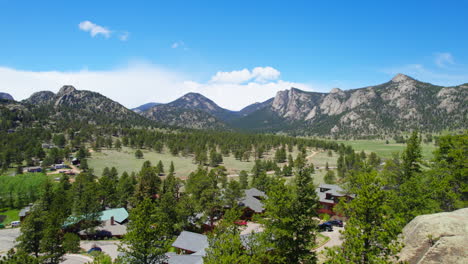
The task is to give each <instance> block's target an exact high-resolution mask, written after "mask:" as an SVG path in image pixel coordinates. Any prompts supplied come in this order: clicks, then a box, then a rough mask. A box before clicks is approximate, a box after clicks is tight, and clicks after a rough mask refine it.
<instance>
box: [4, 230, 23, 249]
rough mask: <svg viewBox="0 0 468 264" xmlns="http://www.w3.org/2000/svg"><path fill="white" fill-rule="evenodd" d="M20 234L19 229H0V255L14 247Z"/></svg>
mask: <svg viewBox="0 0 468 264" xmlns="http://www.w3.org/2000/svg"><path fill="white" fill-rule="evenodd" d="M20 234H21V232H20V229H19V228H6V229H0V255H4V254H5V253H7V252H8V250H10V249H11V248H13V247H14V246H15V244H16V239H17V238H18V237H19V236H20Z"/></svg>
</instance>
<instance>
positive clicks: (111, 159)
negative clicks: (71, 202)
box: [89, 148, 254, 177]
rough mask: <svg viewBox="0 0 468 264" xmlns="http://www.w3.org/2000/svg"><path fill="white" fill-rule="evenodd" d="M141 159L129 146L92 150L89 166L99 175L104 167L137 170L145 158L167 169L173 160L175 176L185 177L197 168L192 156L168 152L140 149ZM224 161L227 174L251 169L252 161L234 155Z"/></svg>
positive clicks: (128, 170) (121, 170) (129, 170)
mask: <svg viewBox="0 0 468 264" xmlns="http://www.w3.org/2000/svg"><path fill="white" fill-rule="evenodd" d="M142 151H143V155H144V157H143V159H137V158H135V150H133V149H130V148H123V149H122V150H121V151H116V150H106V149H104V150H102V151H100V152H93V153H92V155H91V158H90V159H89V166H90V167H91V168H93V169H94V172H95V174H96V175H98V176H100V175H101V174H102V171H103V170H104V168H105V167H109V168H110V167H115V168H117V170H118V171H119V173H122V172H124V171H127V172H128V173H130V172H133V171H135V172H137V171H139V170H140V168H141V166H142V165H143V162H145V161H146V160H149V161H151V163H152V164H153V165H156V164H157V163H158V162H159V161H160V160H161V161H162V163H163V164H164V168H165V169H166V170H167V169H169V166H170V164H171V161H172V162H174V166H175V172H176V176H178V177H185V176H188V175H189V174H190V172H192V171H195V170H196V169H197V165H196V164H194V163H193V157H191V156H188V157H182V156H173V155H171V154H170V153H157V152H154V151H148V150H142ZM223 159H224V163H223V164H222V165H223V166H225V167H226V168H227V169H228V173H229V174H234V173H238V172H239V171H241V170H247V171H249V170H251V169H252V167H253V165H254V163H253V161H250V162H241V161H239V160H236V159H235V158H234V157H223Z"/></svg>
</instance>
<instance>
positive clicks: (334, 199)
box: [316, 184, 356, 215]
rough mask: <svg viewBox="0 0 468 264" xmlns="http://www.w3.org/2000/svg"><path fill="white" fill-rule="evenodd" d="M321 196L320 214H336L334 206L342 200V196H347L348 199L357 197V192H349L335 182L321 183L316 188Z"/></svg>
mask: <svg viewBox="0 0 468 264" xmlns="http://www.w3.org/2000/svg"><path fill="white" fill-rule="evenodd" d="M316 192H317V195H318V197H319V203H320V207H319V209H318V211H317V212H318V213H319V214H329V215H335V212H333V208H334V207H335V206H336V205H337V204H338V203H339V202H340V199H341V198H343V197H344V198H345V199H347V200H348V201H350V200H352V199H353V198H354V197H356V195H355V194H349V193H347V192H346V191H345V190H343V188H341V187H340V186H338V185H335V184H320V185H319V187H317V189H316Z"/></svg>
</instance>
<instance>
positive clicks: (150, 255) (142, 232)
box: [119, 198, 169, 264]
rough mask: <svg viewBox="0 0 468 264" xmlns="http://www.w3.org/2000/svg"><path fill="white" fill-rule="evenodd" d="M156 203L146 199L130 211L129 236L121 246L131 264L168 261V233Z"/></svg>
mask: <svg viewBox="0 0 468 264" xmlns="http://www.w3.org/2000/svg"><path fill="white" fill-rule="evenodd" d="M167 224H168V223H165V222H163V221H162V218H161V213H160V212H159V211H158V209H157V207H156V205H155V204H154V202H153V201H152V200H151V199H149V198H145V199H143V200H142V201H141V202H140V203H138V204H137V206H136V207H135V208H134V209H133V210H131V211H130V219H129V223H128V226H127V234H126V235H125V237H124V238H123V239H122V244H121V245H119V251H120V252H123V253H124V256H123V257H122V258H123V259H124V261H125V263H129V264H155V263H164V261H166V256H165V255H164V253H166V247H167V246H168V244H169V241H167V240H166V239H167V237H168V232H167Z"/></svg>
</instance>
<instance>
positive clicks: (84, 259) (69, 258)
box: [60, 254, 93, 264]
mask: <svg viewBox="0 0 468 264" xmlns="http://www.w3.org/2000/svg"><path fill="white" fill-rule="evenodd" d="M63 258H64V260H63V261H62V262H60V263H61V264H85V263H89V262H91V261H93V259H92V258H90V257H88V256H84V255H79V254H66V255H65V256H64V257H63Z"/></svg>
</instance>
